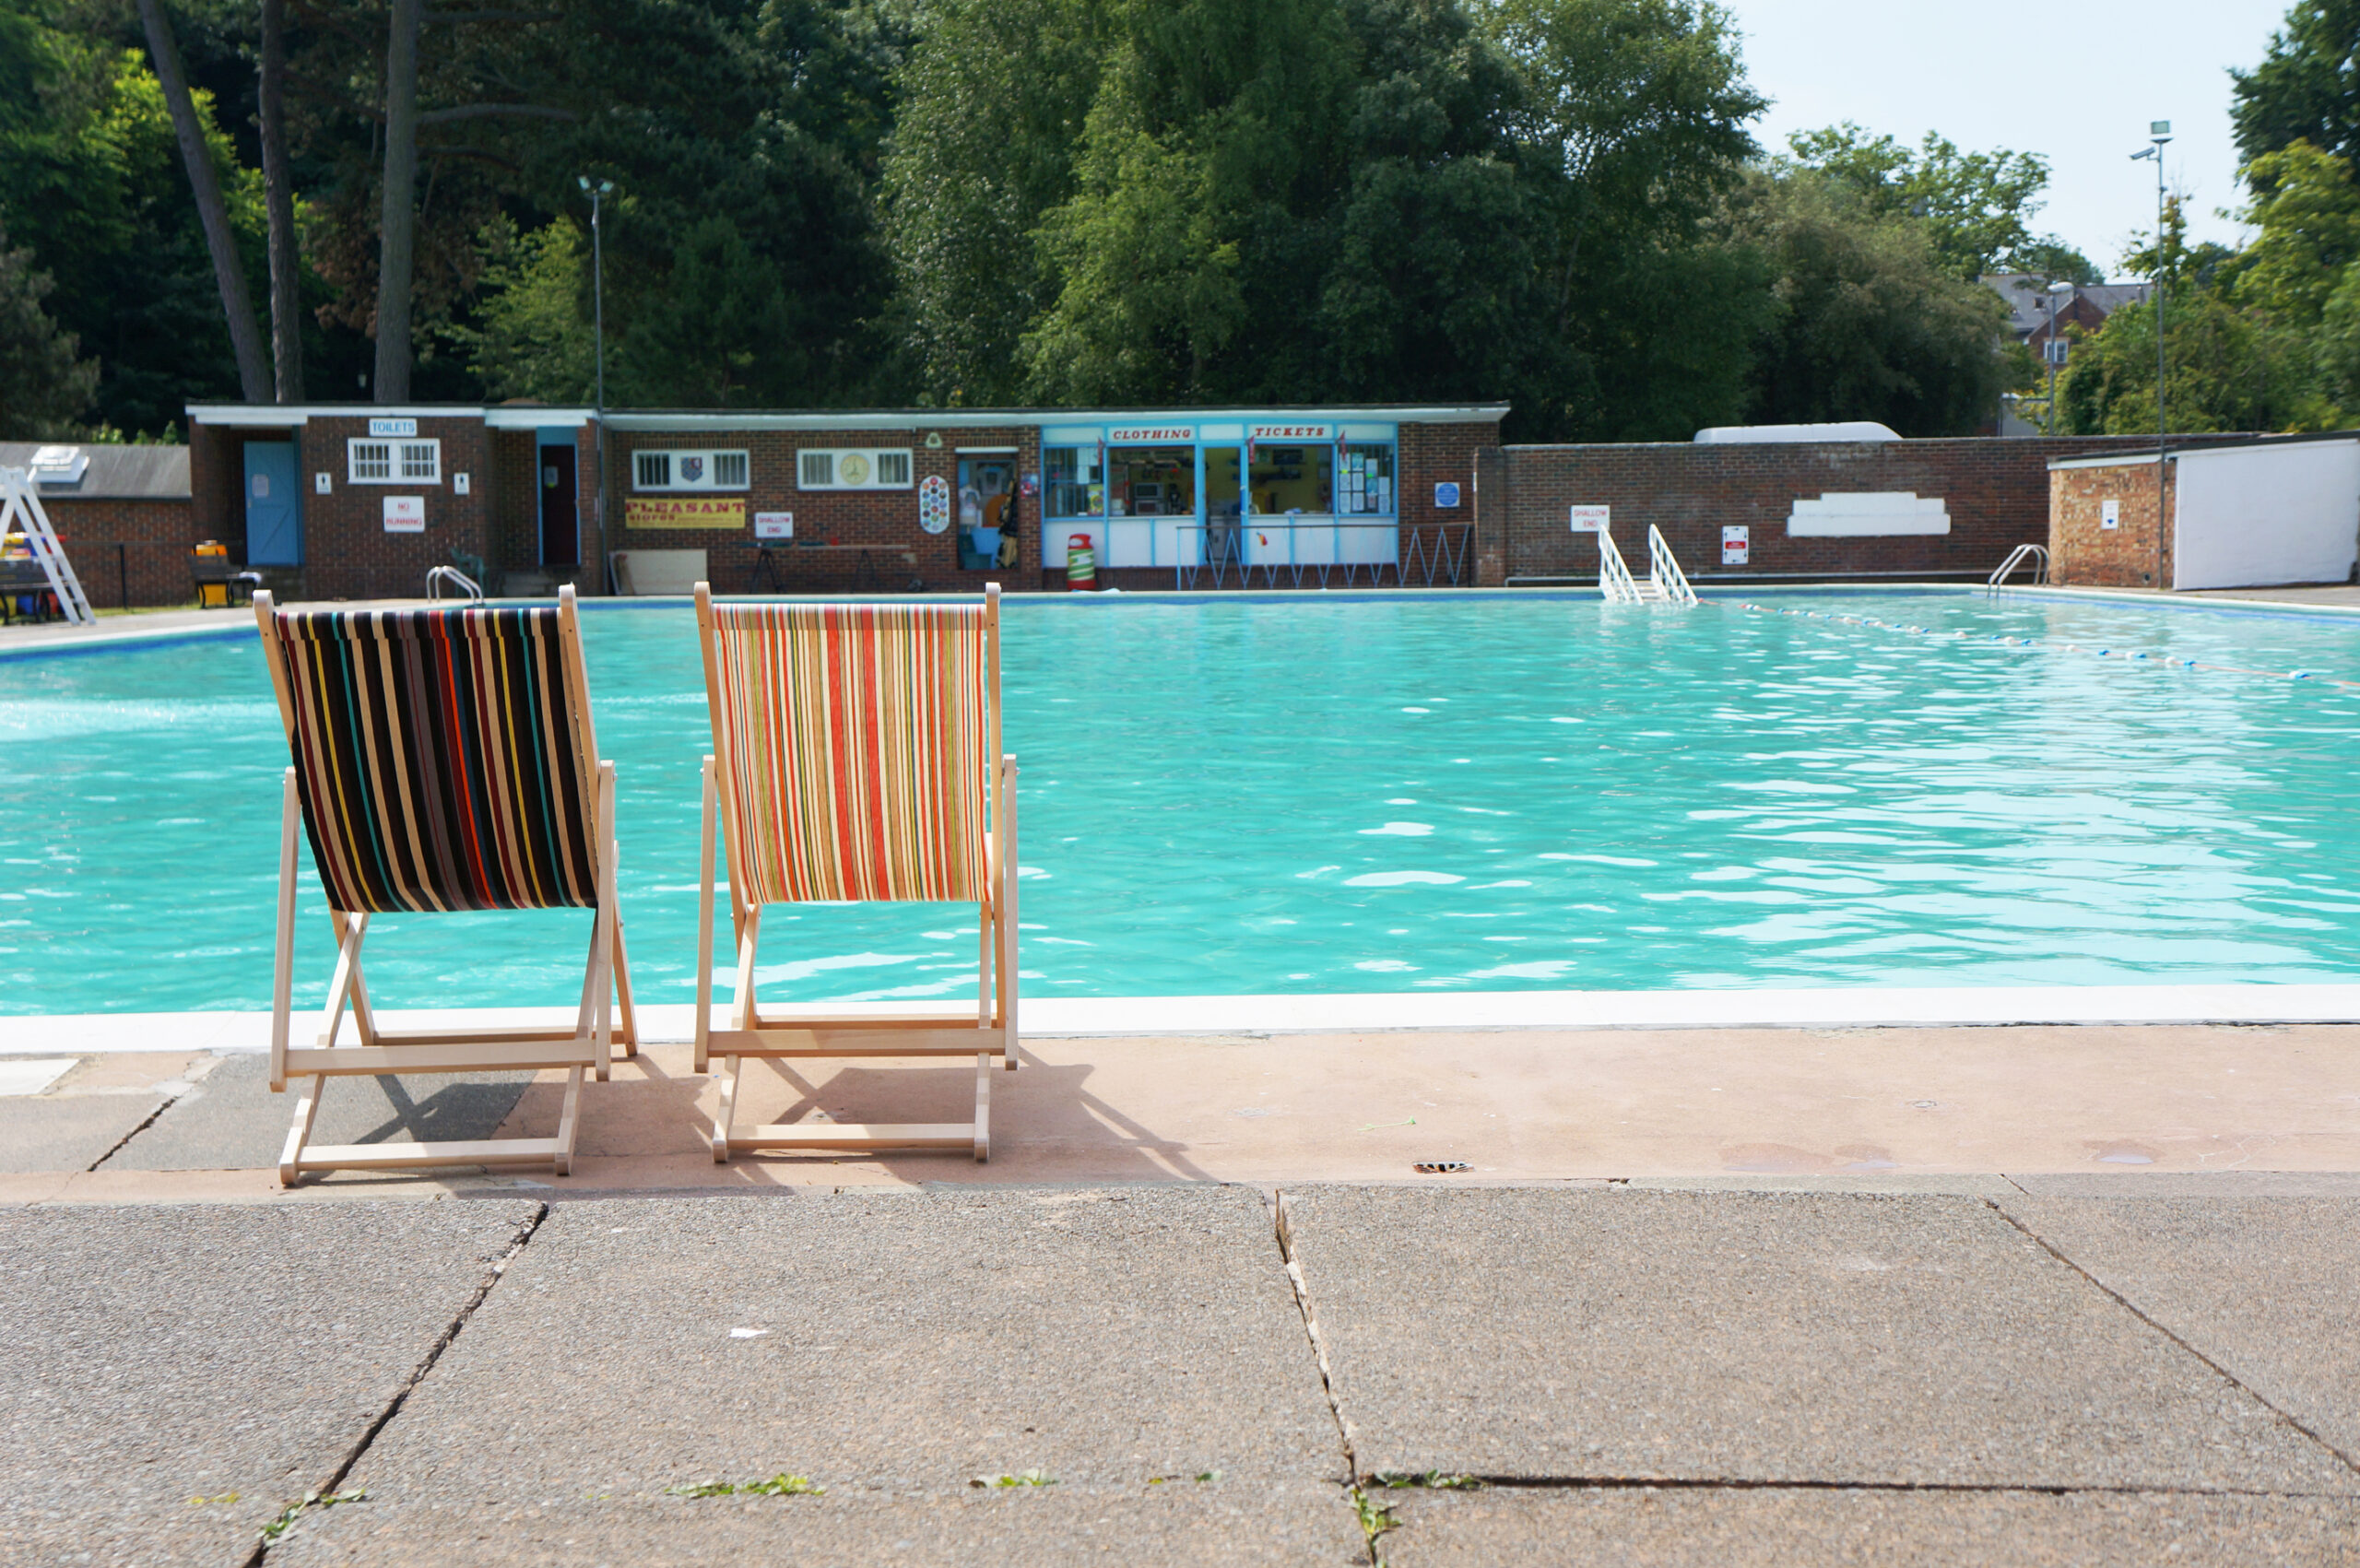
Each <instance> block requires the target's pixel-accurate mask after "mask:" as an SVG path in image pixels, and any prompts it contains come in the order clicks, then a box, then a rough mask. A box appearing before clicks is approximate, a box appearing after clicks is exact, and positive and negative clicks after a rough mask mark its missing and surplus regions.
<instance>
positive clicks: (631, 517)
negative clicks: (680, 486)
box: [623, 495, 746, 530]
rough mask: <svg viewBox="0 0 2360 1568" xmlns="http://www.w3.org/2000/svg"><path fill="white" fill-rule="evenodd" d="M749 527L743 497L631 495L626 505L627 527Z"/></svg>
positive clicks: (625, 521)
mask: <svg viewBox="0 0 2360 1568" xmlns="http://www.w3.org/2000/svg"><path fill="white" fill-rule="evenodd" d="M745 525H746V500H745V498H744V497H743V496H737V497H732V498H730V499H727V500H724V499H722V498H721V497H719V496H713V497H706V496H681V497H678V498H677V499H675V498H673V497H670V496H636V495H635V496H631V497H630V498H629V499H628V500H626V501H624V502H623V526H624V527H626V528H728V529H733V530H734V529H738V528H743V527H744V526H745Z"/></svg>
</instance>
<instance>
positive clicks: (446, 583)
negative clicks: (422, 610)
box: [426, 566, 483, 605]
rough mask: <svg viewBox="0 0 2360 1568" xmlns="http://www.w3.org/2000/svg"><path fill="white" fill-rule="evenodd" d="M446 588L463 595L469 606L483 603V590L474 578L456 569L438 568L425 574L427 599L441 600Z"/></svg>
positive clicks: (450, 567)
mask: <svg viewBox="0 0 2360 1568" xmlns="http://www.w3.org/2000/svg"><path fill="white" fill-rule="evenodd" d="M446 587H447V588H450V589H451V590H452V591H453V592H454V593H457V594H462V595H466V600H467V602H468V603H469V604H471V605H479V604H481V603H483V589H482V588H481V587H480V586H478V584H477V583H476V580H475V579H474V578H472V577H470V576H468V575H467V574H466V572H462V571H460V570H459V569H458V568H457V567H455V566H438V567H436V568H435V569H434V570H433V571H431V572H428V573H427V574H426V596H427V597H428V598H429V599H439V598H441V597H442V596H443V589H444V588H446Z"/></svg>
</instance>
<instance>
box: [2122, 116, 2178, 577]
mask: <svg viewBox="0 0 2360 1568" xmlns="http://www.w3.org/2000/svg"><path fill="white" fill-rule="evenodd" d="M2171 139H2172V123H2171V122H2170V121H2169V120H2157V121H2154V122H2153V123H2152V124H2149V125H2148V127H2147V147H2146V148H2145V150H2143V151H2141V152H2134V153H2132V154H2131V155H2130V158H2131V160H2132V161H2133V162H2136V161H2138V160H2139V159H2142V158H2152V159H2154V160H2155V278H2154V283H2153V289H2154V290H2155V578H2154V582H2155V586H2156V587H2157V588H2159V589H2160V588H2161V587H2163V585H2164V537H2165V535H2164V529H2165V525H2166V524H2165V516H2164V469H2165V465H2166V464H2167V462H2168V461H2169V459H2170V455H2171V439H2170V436H2169V435H2168V434H2167V432H2168V431H2169V430H2170V429H2171V426H2170V425H2169V424H2168V423H2166V422H2165V417H2164V372H2165V368H2166V362H2165V358H2164V144H2165V143H2166V142H2168V141H2170V140H2171Z"/></svg>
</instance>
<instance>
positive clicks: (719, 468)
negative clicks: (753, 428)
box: [631, 447, 751, 490]
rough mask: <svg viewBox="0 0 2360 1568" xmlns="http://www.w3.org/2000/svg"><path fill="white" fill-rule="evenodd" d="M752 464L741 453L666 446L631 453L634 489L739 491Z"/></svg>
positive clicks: (744, 487) (743, 485)
mask: <svg viewBox="0 0 2360 1568" xmlns="http://www.w3.org/2000/svg"><path fill="white" fill-rule="evenodd" d="M750 467H751V465H750V464H749V463H748V461H747V458H746V454H745V453H743V452H708V451H697V452H682V451H679V450H678V449H676V448H670V447H666V448H663V449H661V450H648V451H641V452H634V453H632V454H631V489H635V490H742V489H746V488H747V483H746V481H747V474H748V472H749V468H750Z"/></svg>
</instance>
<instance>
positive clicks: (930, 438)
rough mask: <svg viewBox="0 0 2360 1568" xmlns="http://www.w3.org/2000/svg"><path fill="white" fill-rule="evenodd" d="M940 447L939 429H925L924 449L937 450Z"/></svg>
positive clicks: (940, 435) (940, 436)
mask: <svg viewBox="0 0 2360 1568" xmlns="http://www.w3.org/2000/svg"><path fill="white" fill-rule="evenodd" d="M941 447H942V432H941V431H940V430H928V431H926V450H927V451H928V452H938V451H939V450H941Z"/></svg>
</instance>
